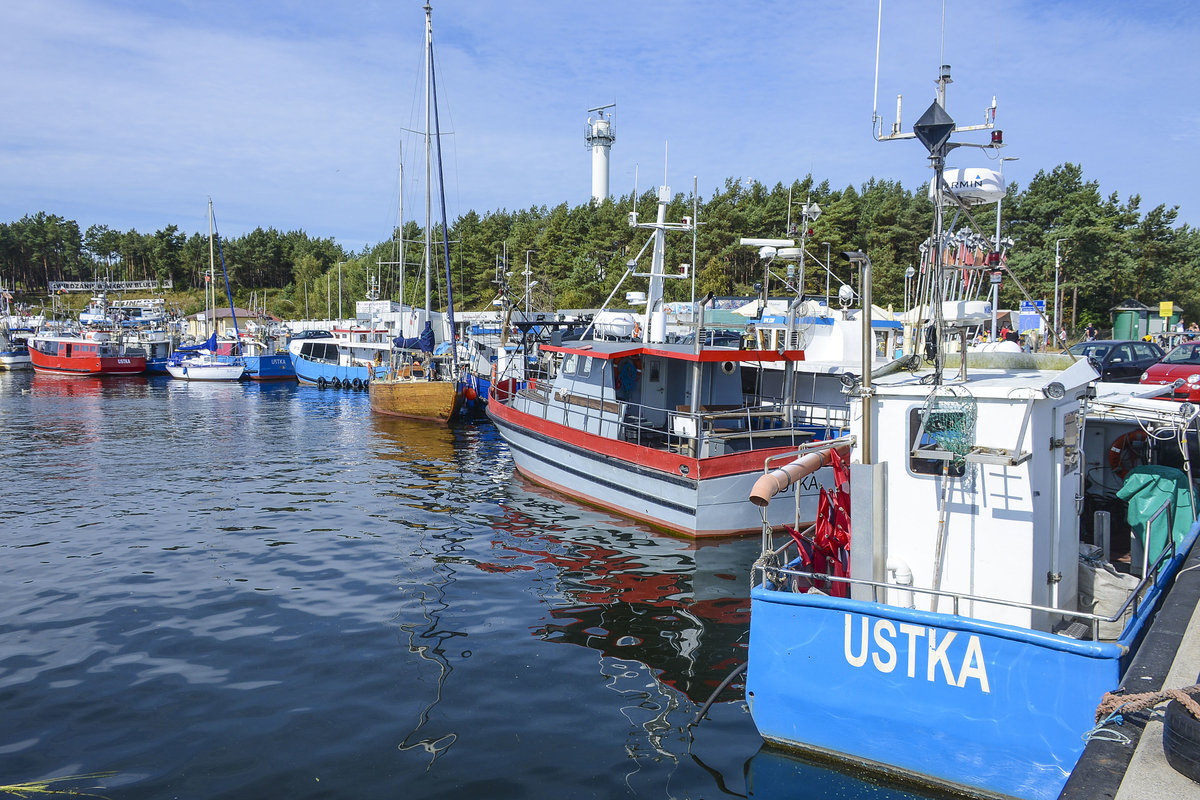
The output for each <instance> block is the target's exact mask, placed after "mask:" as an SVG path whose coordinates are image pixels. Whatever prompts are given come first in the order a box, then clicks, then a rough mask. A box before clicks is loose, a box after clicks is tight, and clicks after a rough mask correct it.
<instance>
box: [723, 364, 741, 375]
mask: <svg viewBox="0 0 1200 800" xmlns="http://www.w3.org/2000/svg"><path fill="white" fill-rule="evenodd" d="M735 369H737V365H736V364H734V363H733V362H732V361H722V362H721V372H724V373H725V374H726V375H732V374H733V371H734V370H735Z"/></svg>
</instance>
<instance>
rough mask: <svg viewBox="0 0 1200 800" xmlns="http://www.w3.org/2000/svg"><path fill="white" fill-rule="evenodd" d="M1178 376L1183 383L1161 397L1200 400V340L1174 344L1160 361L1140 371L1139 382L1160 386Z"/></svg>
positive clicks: (1174, 379)
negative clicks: (1140, 378)
mask: <svg viewBox="0 0 1200 800" xmlns="http://www.w3.org/2000/svg"><path fill="white" fill-rule="evenodd" d="M1180 378H1182V379H1183V385H1182V386H1180V387H1179V388H1178V389H1176V390H1175V391H1173V392H1171V393H1170V394H1165V395H1163V397H1168V398H1171V399H1173V400H1187V401H1190V402H1193V403H1195V402H1200V342H1184V343H1183V344H1180V345H1176V346H1175V348H1174V349H1173V350H1171V352H1169V353H1167V354H1166V355H1165V356H1163V360H1162V361H1159V362H1158V363H1157V364H1155V365H1154V366H1152V367H1149V368H1148V369H1147V370H1146V371H1145V372H1144V373H1142V380H1141V382H1142V383H1145V384H1149V385H1152V386H1161V385H1163V384H1166V383H1174V382H1175V381H1176V380H1178V379H1180Z"/></svg>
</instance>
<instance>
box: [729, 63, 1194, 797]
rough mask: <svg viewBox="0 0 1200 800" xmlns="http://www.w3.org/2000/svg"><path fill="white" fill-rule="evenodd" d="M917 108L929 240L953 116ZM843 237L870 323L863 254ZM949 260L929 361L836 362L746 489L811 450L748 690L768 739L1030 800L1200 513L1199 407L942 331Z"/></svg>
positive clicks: (1118, 665)
mask: <svg viewBox="0 0 1200 800" xmlns="http://www.w3.org/2000/svg"><path fill="white" fill-rule="evenodd" d="M943 79H944V80H945V81H946V82H948V80H949V73H948V68H943ZM943 89H944V83H943ZM943 99H944V95H943ZM915 128H916V131H917V137H918V138H919V139H921V141H922V142H923V143H924V144H926V146H927V147H928V148H929V150H930V153H931V155H932V156H933V158H932V159H931V161H932V162H933V166H934V168H935V170H936V172H935V177H934V186H935V200H936V201H937V202H936V203H935V208H936V211H935V214H934V219H935V222H934V235H935V240H936V239H937V237H940V235H941V232H942V231H941V219H942V215H941V210H942V207H943V204H947V205H950V204H957V205H961V203H959V201H958V200H957V199H956V198H954V197H950V196H947V195H946V193H945V192H944V189H943V187H945V181H944V179H943V175H942V170H943V168H944V160H945V156H946V152H947V149H948V148H947V147H946V144H947V142H948V140H949V137H950V135H951V133H953V132H954V130H955V126H954V122H953V120H952V119H951V118H950V117H949V115H948V114H947V113H946V111H945V109H944V107H943V105H942V104H941V102H935V103H934V104H933V105H932V106H931V107H930V109H929V110H928V111H926V112H925V115H923V116H922V117H921V119H920V120H919V121H918V123H917V125H916V126H915ZM995 143H996V137H993V144H995ZM995 245H996V248H997V250H998V249H999V247H1000V243H999V241H996V242H995ZM845 256H846V258H847V259H848V260H849V261H851V263H852V264H853V265H854V266H856V267H858V268H859V269H860V270H861V284H860V285H861V286H862V287H863V294H864V298H863V309H864V311H865V313H864V315H863V317H864V319H863V325H864V326H865V327H864V330H870V327H869V326H870V325H871V320H870V317H871V314H870V309H871V304H870V286H871V277H870V276H871V270H870V259H869V258H868V256H867V254H865V253H862V252H857V251H856V252H852V253H846V254H845ZM995 268H996V267H995V262H994V261H993V262H992V263H988V264H986V265H981V266H980V267H979V268H978V269H979V270H985V269H986V270H988V271H991V270H992V269H995ZM950 271H952V272H954V273H955V274H958V273H960V271H961V267H960V266H959V265H954V268H953V270H947V269H945V268H944V265H943V263H942V262H941V261H940V255H937V256H935V259H934V261H933V263H932V274H933V275H936V276H939V278H938V279H937V280H935V281H933V294H932V296H931V299H932V302H930V303H928V305H927V308H928V310H929V313H931V314H932V315H933V316H932V318H931V319H924V320H922V321H921V322H920V323H919V327H918V330H921V331H924V330H926V325H928V330H929V331H931V332H932V336H931V337H930V338H931V342H932V343H933V349H932V351H931V354H930V358H929V361H930V362H931V364H930V366H929V367H928V368H927V369H922V370H919V371H918V372H917V373H915V374H914V373H911V372H894V373H892V374H889V375H886V376H878V373H877V374H876V375H872V372H871V369H870V367H869V365H868V366H867V368H865V369H863V370H861V376H859V377H854V376H852V377H851V379H849V380H846V381H843V383H844V384H845V386H846V389H847V393H848V395H849V398H850V414H849V417H850V420H851V424H850V430H849V435H848V436H847V437H844V438H842V439H839V440H835V441H833V442H822V443H815V444H813V445H812V446H811V447H808V448H801V449H799V450H797V451H796V452H795V453H792V454H789V455H788V456H785V457H782V458H778V457H777V458H775V459H772V460H771V461H770V462H769V463H767V464H765V466H764V473H763V476H762V478H760V480H759V482H758V483H757V484H756V486H755V489H754V491H753V492H752V494H751V500H752V502H754V503H755V504H756V505H758V506H761V507H763V509H764V512H765V511H766V507H767V506H768V505H771V504H772V503H773V502H774V498H775V495H776V492H779V491H781V490H783V489H786V487H788V486H790V485H792V484H793V483H794V482H796V481H799V480H803V479H804V478H805V476H806V475H807V474H808V473H809V467H808V463H809V462H810V461H819V460H820V459H814V454H816V453H821V452H825V453H829V454H830V456H831V458H832V460H833V461H834V481H833V483H834V487H833V488H832V489H831V490H830V491H828V492H827V491H826V490H825V489H822V490H821V495H822V497H821V499H820V501H819V503H818V513H817V519H816V522H815V523H813V524H808V523H807V522H805V520H806V519H810V518H811V517H806V516H803V515H799V514H797V515H794V516H793V522H792V523H790V524H788V525H783V526H781V525H771V524H768V523H766V522H765V523H764V527H763V548H762V555H761V556H760V558H759V559H758V561H757V562H756V564H755V567H754V576H753V580H752V590H751V623H750V640H749V651H748V665H747V676H746V698H747V702H748V705H749V707H750V710H751V713H752V715H753V718H754V722H755V725H756V726H757V727H758V730H759V732H760V733H761V735H762V736H763V738H764V739H765V740H766V741H767V742H768V743H769V744H771V745H779V746H783V747H785V748H793V749H797V750H801V751H804V752H808V753H815V754H818V755H820V756H822V757H826V758H831V759H836V760H842V761H846V762H849V763H852V764H855V765H856V766H858V767H859V768H861V767H864V766H865V767H867V768H868V769H872V770H877V771H879V772H882V773H887V774H891V775H899V776H903V777H908V778H912V779H915V780H917V781H919V782H921V783H923V784H926V785H928V784H933V785H937V786H940V787H943V788H947V789H950V790H953V791H964V790H965V791H968V792H970V793H974V794H983V795H986V796H1003V797H1019V798H1037V799H1039V800H1040V799H1042V798H1045V799H1046V800H1049V798H1055V797H1058V795H1059V793H1060V791H1061V790H1062V788H1063V786H1064V784H1065V782H1066V780H1067V778H1068V777H1069V776H1070V775H1071V772H1072V770H1073V769H1074V767H1075V764H1076V762H1077V761H1078V759H1079V757H1080V755H1081V753H1082V751H1083V749H1084V746H1085V744H1086V741H1087V738H1088V736H1089V735H1092V734H1094V733H1095V731H1097V730H1099V728H1100V726H1102V725H1103V723H1104V722H1105V720H1104V719H1103V718H1101V719H1100V720H1097V709H1098V707H1099V705H1100V703H1101V701H1102V700H1103V699H1104V696H1105V694H1106V693H1108V692H1115V691H1118V690H1119V689H1121V688H1123V687H1125V686H1126V683H1127V681H1129V680H1130V679H1131V676H1129V675H1127V674H1126V670H1127V669H1128V667H1129V665H1130V662H1131V660H1132V658H1133V656H1134V654H1135V653H1136V652H1137V650H1138V647H1139V645H1140V643H1141V641H1142V638H1143V635H1144V634H1145V632H1146V629H1147V626H1148V625H1149V624H1150V622H1151V620H1152V619H1153V616H1154V614H1155V610H1156V608H1157V607H1158V604H1159V602H1160V601H1161V599H1162V597H1163V595H1164V593H1165V592H1166V591H1167V589H1168V588H1169V587H1170V585H1171V583H1172V580H1173V578H1174V576H1175V574H1176V572H1177V571H1178V570H1179V568H1180V565H1181V564H1182V563H1183V561H1184V560H1185V559H1186V558H1187V556H1188V553H1189V551H1190V550H1191V548H1192V546H1193V544H1194V543H1195V541H1196V538H1197V536H1198V534H1200V526H1198V525H1197V524H1196V523H1195V516H1196V501H1195V493H1194V490H1193V486H1192V483H1191V480H1190V477H1189V476H1191V475H1193V474H1195V470H1194V468H1193V465H1192V463H1191V459H1192V457H1193V454H1194V448H1189V447H1188V446H1187V444H1186V442H1187V441H1188V437H1189V436H1195V431H1196V417H1197V415H1196V413H1195V411H1194V409H1191V408H1190V407H1189V408H1182V409H1181V408H1180V406H1179V405H1178V404H1174V403H1172V402H1170V401H1168V400H1161V399H1157V398H1156V396H1155V395H1156V394H1158V393H1161V392H1163V391H1164V390H1165V391H1169V390H1170V388H1171V387H1157V388H1155V389H1152V390H1148V391H1147V390H1145V389H1144V387H1141V388H1140V389H1139V387H1123V386H1121V385H1117V384H1104V383H1101V382H1100V381H1099V378H1100V375H1099V373H1098V372H1097V371H1096V370H1095V369H1094V368H1093V366H1092V365H1091V364H1089V363H1088V362H1087V360H1086V359H1085V360H1081V361H1074V362H1073V361H1072V357H1071V356H1069V355H1064V356H1055V355H1046V356H1043V355H1037V354H1020V353H1017V354H1009V353H994V354H990V353H974V352H967V348H966V347H965V346H962V347H961V348H960V350H959V352H958V353H950V352H948V349H949V348H947V347H946V344H947V343H948V342H951V341H954V340H957V342H958V343H961V344H965V338H966V336H965V334H964V333H963V331H964V330H965V329H966V326H965V325H959V324H956V322H955V320H954V319H952V318H950V317H948V316H946V315H945V314H944V313H943V312H944V310H945V308H946V307H947V306H948V305H949V304H948V303H944V300H945V297H944V295H939V292H941V291H942V290H943V289H944V288H945V285H946V281H945V280H943V279H942V278H941V277H940V276H943V275H945V274H947V273H948V272H950ZM1127 445H1129V447H1127ZM1127 450H1129V451H1131V452H1129V453H1128V458H1127V457H1126V451H1127ZM1114 453H1119V454H1120V455H1119V456H1116V457H1114ZM843 454H845V455H846V456H848V458H845V459H843V458H842V455H843ZM786 502H790V503H795V500H794V499H792V498H789V499H788V500H786V501H785V503H786ZM1084 509H1087V510H1088V511H1089V512H1095V513H1083V511H1084ZM767 519H768V516H767V514H766V513H764V520H767ZM1126 523H1127V524H1126ZM1134 690H1135V691H1136V689H1134ZM1098 722H1099V723H1100V724H1099V725H1098Z"/></svg>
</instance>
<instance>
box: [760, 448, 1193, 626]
mask: <svg viewBox="0 0 1200 800" xmlns="http://www.w3.org/2000/svg"><path fill="white" fill-rule="evenodd" d="M822 444H824V443H822ZM830 446H835V445H834V444H833V443H830ZM809 452H812V449H810V450H809ZM780 458H783V457H780ZM1168 511H1169V501H1168V502H1165V503H1163V505H1162V506H1161V507H1160V508H1159V509H1158V510H1157V511H1156V512H1155V513H1154V514H1152V515H1151V516H1150V517H1149V518H1148V519H1147V520H1146V523H1145V525H1146V527H1145V530H1146V531H1149V530H1150V529H1151V525H1152V523H1153V522H1154V521H1155V520H1157V519H1158V518H1159V517H1160V516H1162V515H1163V514H1164V513H1167V512H1168ZM768 528H769V526H764V537H769V534H768ZM1147 538H1148V537H1147ZM767 541H769V538H765V540H764V552H763V554H762V555H761V556H760V557H759V558H758V560H757V561H755V563H754V566H753V567H752V568H751V581H750V583H751V588H753V587H755V586H763V587H766V588H769V589H775V590H779V586H780V585H786V583H788V582H789V581H790V580H791V579H793V578H801V579H804V580H807V581H809V582H810V583H811V584H813V585H818V584H824V585H830V584H833V583H840V584H845V585H847V586H860V587H865V588H868V589H870V592H871V602H874V603H879V602H880V600H879V592H880V590H881V589H882V590H884V591H885V592H899V593H902V594H905V593H907V594H920V595H927V596H930V597H933V598H936V599H935V600H934V601H933V602H932V603H931V604H930V607H931V609H936V608H937V606H938V600H940V599H942V598H949V599H950V601H951V609H952V610H951V613H952V614H953V615H954V616H962V614H961V606H962V604H964V603H972V604H974V603H980V604H984V605H995V606H1003V607H1007V608H1015V609H1019V610H1022V611H1029V612H1034V613H1044V614H1047V615H1049V616H1050V617H1062V618H1064V619H1070V620H1077V621H1079V622H1082V623H1085V624H1087V625H1088V626H1090V628H1091V639H1092V641H1100V625H1101V624H1102V623H1110V624H1111V623H1115V622H1117V621H1118V620H1120V619H1123V618H1124V617H1125V615H1126V614H1129V617H1130V621H1132V620H1135V619H1137V618H1138V616H1139V614H1140V613H1141V611H1142V608H1141V607H1140V604H1141V602H1142V600H1143V598H1144V596H1145V594H1146V592H1147V591H1148V590H1149V588H1150V587H1151V586H1153V587H1155V588H1161V587H1160V586H1159V579H1160V577H1161V576H1162V574H1163V570H1164V567H1165V566H1166V565H1167V564H1169V563H1171V562H1172V561H1173V560H1174V559H1175V557H1176V555H1177V551H1176V544H1175V539H1174V537H1173V536H1172V535H1171V534H1170V531H1168V534H1167V539H1166V543H1165V544H1164V546H1163V550H1162V552H1161V553H1160V554H1159V556H1158V558H1157V559H1155V561H1154V564H1153V565H1152V566H1151V565H1150V564H1149V550H1148V549H1147V550H1146V551H1145V552H1146V554H1147V555H1146V557H1145V558H1144V559H1143V564H1144V567H1143V570H1142V577H1141V580H1139V581H1138V584H1137V586H1135V587H1134V588H1133V589H1132V590H1131V591H1130V593H1129V596H1128V597H1127V598H1126V599H1125V602H1124V603H1122V604H1121V607H1120V608H1119V609H1118V610H1117V611H1116V612H1115V613H1114V614H1112V615H1111V616H1103V615H1100V614H1093V613H1090V612H1086V611H1072V610H1070V609H1064V608H1055V607H1053V606H1042V605H1037V604H1035V603H1023V602H1020V601H1017V600H1004V599H1002V598H998V597H985V596H982V595H974V594H969V593H967V592H954V591H948V590H944V589H927V588H923V587H919V586H913V585H911V584H901V583H886V582H881V581H872V580H866V579H864V578H850V577H840V576H836V575H829V574H826V573H823V572H808V571H805V570H798V569H793V568H791V567H790V566H788V565H787V564H781V563H779V562H780V561H781V560H782V558H783V556H784V554H785V553H786V552H787V550H788V548H791V547H796V544H795V542H794V541H793V540H791V539H790V538H789V540H788V541H786V542H784V543H783V544H782V545H781V546H780V547H778V548H770V547H769V546H768V545H767ZM788 563H792V562H790V561H789V562H788ZM760 574H761V579H759V578H758V576H759V575H760ZM780 579H782V580H780ZM768 581H770V583H769V582H768ZM885 596H886V595H885ZM883 602H885V603H886V602H887V601H886V600H885V601H883ZM889 605H891V604H889ZM1127 625H1128V622H1127V623H1126V625H1125V626H1122V629H1124V627H1126V626H1127ZM1072 638H1078V637H1072Z"/></svg>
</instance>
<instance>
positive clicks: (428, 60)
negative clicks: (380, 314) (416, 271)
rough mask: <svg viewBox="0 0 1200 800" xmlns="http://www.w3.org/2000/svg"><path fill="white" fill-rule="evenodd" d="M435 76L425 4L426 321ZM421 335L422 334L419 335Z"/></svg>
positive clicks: (430, 11) (429, 11)
mask: <svg viewBox="0 0 1200 800" xmlns="http://www.w3.org/2000/svg"><path fill="white" fill-rule="evenodd" d="M432 76H433V6H431V5H429V3H426V4H425V321H426V322H428V321H429V318H430V308H432V305H433V304H432V301H431V298H430V291H429V283H430V281H429V277H430V269H431V268H432V265H433V257H432V250H433V235H432V231H431V225H432V223H431V220H432V219H433V188H432V187H433V172H432V164H433V141H432V139H431V137H430V133H431V131H432V125H431V122H430V119H431V115H432V111H433V92H432V91H431V88H432V87H431V86H430V84H431V82H432ZM418 335H420V334H418Z"/></svg>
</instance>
